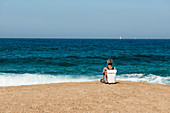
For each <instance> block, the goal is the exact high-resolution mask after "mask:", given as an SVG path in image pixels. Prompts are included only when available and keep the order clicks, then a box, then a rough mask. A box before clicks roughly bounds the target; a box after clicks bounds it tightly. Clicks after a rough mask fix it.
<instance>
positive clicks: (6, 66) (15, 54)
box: [0, 39, 170, 86]
mask: <svg viewBox="0 0 170 113" xmlns="http://www.w3.org/2000/svg"><path fill="white" fill-rule="evenodd" d="M108 58H112V59H113V61H114V64H113V65H114V66H115V67H116V68H117V70H118V73H117V79H118V80H128V81H143V82H151V83H160V84H170V40H168V39H164V40H159V39H155V40H146V39H137V40H134V39H133V40H132V39H126V40H118V39H0V86H16V85H29V84H44V83H58V82H80V81H93V80H99V79H100V78H101V75H102V68H103V67H105V66H107V65H106V61H107V59H108Z"/></svg>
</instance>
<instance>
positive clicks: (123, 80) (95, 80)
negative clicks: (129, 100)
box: [0, 80, 170, 88]
mask: <svg viewBox="0 0 170 113" xmlns="http://www.w3.org/2000/svg"><path fill="white" fill-rule="evenodd" d="M116 81H119V82H120V81H122V82H135V83H136V82H137V83H147V84H157V85H168V86H170V85H169V84H163V83H162V84H161V83H151V82H143V81H128V80H127V81H126V80H116ZM84 82H100V80H94V81H78V82H75V81H74V82H56V83H42V84H28V85H13V86H0V88H7V87H20V86H35V85H50V84H64V83H84ZM103 84H105V83H103ZM115 84H116V83H115ZM106 85H109V84H106Z"/></svg>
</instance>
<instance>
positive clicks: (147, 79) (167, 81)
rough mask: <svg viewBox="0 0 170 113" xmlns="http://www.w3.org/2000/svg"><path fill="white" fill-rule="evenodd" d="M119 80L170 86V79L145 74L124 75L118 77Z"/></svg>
mask: <svg viewBox="0 0 170 113" xmlns="http://www.w3.org/2000/svg"><path fill="white" fill-rule="evenodd" d="M116 78H117V80H125V81H136V82H149V83H158V84H170V77H161V76H158V75H153V74H149V75H145V76H144V74H122V75H118V76H117V77H116Z"/></svg>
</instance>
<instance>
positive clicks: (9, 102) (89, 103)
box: [0, 81, 170, 113]
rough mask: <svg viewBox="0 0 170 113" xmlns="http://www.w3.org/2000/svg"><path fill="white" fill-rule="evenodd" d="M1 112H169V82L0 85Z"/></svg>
mask: <svg viewBox="0 0 170 113" xmlns="http://www.w3.org/2000/svg"><path fill="white" fill-rule="evenodd" d="M0 112H10V113H16V112H22V113H23V112H24V113H27V112H28V113H34V112H49V113H51V112H56V113H65V112H71V113H86V112H88V113H115V112H122V113H125V112H129V113H133V112H141V113H143V112H150V113H151V112H152V113H153V112H163V113H167V112H170V85H162V84H151V83H144V82H129V81H117V83H116V84H111V85H109V84H103V83H100V82H99V81H94V82H74V83H55V84H41V85H28V86H11V87H0Z"/></svg>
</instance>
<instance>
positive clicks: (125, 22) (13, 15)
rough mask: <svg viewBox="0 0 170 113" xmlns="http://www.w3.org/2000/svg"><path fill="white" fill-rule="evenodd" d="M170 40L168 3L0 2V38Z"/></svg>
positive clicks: (99, 0)
mask: <svg viewBox="0 0 170 113" xmlns="http://www.w3.org/2000/svg"><path fill="white" fill-rule="evenodd" d="M119 36H122V37H147V38H153V37H154V38H161V37H164V38H170V0H0V37H1V38H2V37H4V38H5V37H78V38H80V37H119Z"/></svg>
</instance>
